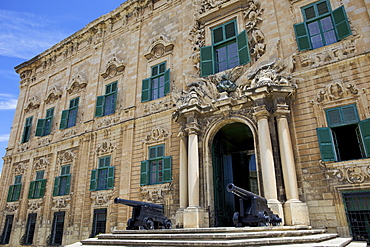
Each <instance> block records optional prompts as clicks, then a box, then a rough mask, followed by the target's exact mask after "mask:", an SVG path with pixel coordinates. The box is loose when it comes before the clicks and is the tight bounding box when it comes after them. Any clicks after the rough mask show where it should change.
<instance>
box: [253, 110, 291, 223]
mask: <svg viewBox="0 0 370 247" xmlns="http://www.w3.org/2000/svg"><path fill="white" fill-rule="evenodd" d="M254 110H255V113H254V115H255V117H256V119H257V127H258V144H259V155H260V160H261V172H262V180H263V192H264V196H265V198H266V199H267V202H268V205H269V207H270V208H271V210H272V211H273V212H274V213H275V214H278V215H279V216H280V217H281V218H282V219H283V218H284V217H283V208H282V205H281V203H280V202H279V201H278V199H277V187H276V176H275V164H274V157H273V152H272V144H271V137H270V128H269V123H268V117H269V115H270V113H269V112H268V111H267V110H266V108H265V106H258V107H255V109H254Z"/></svg>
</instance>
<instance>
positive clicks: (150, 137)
mask: <svg viewBox="0 0 370 247" xmlns="http://www.w3.org/2000/svg"><path fill="white" fill-rule="evenodd" d="M168 135H169V134H168V131H167V130H166V129H164V128H153V129H152V130H151V131H150V132H149V133H148V134H147V135H146V138H145V140H144V142H146V143H153V142H159V141H163V140H164V139H166V138H167V137H168Z"/></svg>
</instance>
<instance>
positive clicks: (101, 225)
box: [90, 209, 107, 237]
mask: <svg viewBox="0 0 370 247" xmlns="http://www.w3.org/2000/svg"><path fill="white" fill-rule="evenodd" d="M106 224H107V209H94V218H93V225H92V232H91V236H90V237H95V236H96V235H98V234H99V233H105V228H106Z"/></svg>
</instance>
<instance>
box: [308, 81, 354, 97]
mask: <svg viewBox="0 0 370 247" xmlns="http://www.w3.org/2000/svg"><path fill="white" fill-rule="evenodd" d="M358 94H359V89H358V88H357V87H356V86H355V85H353V84H352V83H348V84H346V85H345V84H344V83H343V81H342V80H337V81H334V82H332V83H329V84H327V85H326V86H325V88H324V89H323V90H320V91H319V92H318V93H317V96H316V99H315V100H312V101H311V103H322V102H328V101H334V100H338V99H343V98H348V97H356V96H358Z"/></svg>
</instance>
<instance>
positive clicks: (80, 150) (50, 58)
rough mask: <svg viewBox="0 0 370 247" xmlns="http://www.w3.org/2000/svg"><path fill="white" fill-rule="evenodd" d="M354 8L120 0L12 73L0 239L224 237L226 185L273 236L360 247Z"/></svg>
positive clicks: (360, 107)
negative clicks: (140, 216)
mask: <svg viewBox="0 0 370 247" xmlns="http://www.w3.org/2000/svg"><path fill="white" fill-rule="evenodd" d="M369 50H370V1H369V0H129V1H127V2H124V3H122V4H121V6H120V7H118V8H117V9H115V10H113V11H112V12H110V13H108V14H106V15H103V16H101V17H100V18H98V19H96V20H94V21H93V22H91V23H89V24H88V25H87V26H86V27H85V28H83V29H81V30H80V31H78V32H76V33H75V34H73V35H71V36H70V37H68V38H66V39H65V40H62V41H61V42H59V43H58V44H56V45H54V46H53V47H51V48H50V49H48V50H46V51H45V52H43V53H41V54H39V55H38V56H36V57H34V58H32V59H30V60H29V61H27V62H24V63H22V64H20V65H18V66H17V67H16V68H15V70H16V72H17V73H18V74H19V75H20V95H19V100H18V106H17V109H16V112H15V116H14V122H13V127H12V131H11V135H10V140H9V145H8V148H7V152H6V155H5V157H4V158H3V159H4V168H3V171H2V176H1V181H0V185H1V188H3V195H4V196H2V197H1V199H0V210H1V212H2V213H1V214H0V234H1V238H0V240H1V242H0V243H1V244H3V245H6V244H9V245H10V246H17V245H33V246H46V245H67V244H71V243H74V242H77V241H79V240H81V239H86V238H88V237H90V236H95V235H97V234H98V233H104V232H111V231H113V230H114V229H120V230H123V229H125V228H126V223H127V220H128V219H129V218H130V217H131V208H130V207H128V206H124V205H120V204H114V202H113V199H114V198H115V197H120V198H124V199H131V200H137V201H145V202H151V203H157V204H162V205H165V214H166V216H167V217H169V218H170V219H171V221H172V222H173V227H183V228H200V227H226V226H233V223H232V216H233V213H234V211H235V210H236V208H237V205H238V204H237V201H236V199H235V198H234V196H233V195H231V194H230V193H228V192H227V191H226V185H227V184H228V183H230V182H232V183H234V184H235V185H237V186H239V187H241V188H244V189H246V190H249V191H252V192H254V193H257V194H259V195H261V196H263V197H265V198H266V199H267V200H268V204H269V207H270V208H271V209H272V210H273V212H274V213H276V214H278V215H279V216H280V217H282V218H283V224H284V225H311V226H312V227H314V228H318V227H321V228H322V227H324V228H326V229H327V230H328V231H329V232H338V233H339V235H340V236H352V237H353V238H354V239H358V240H367V241H370V240H369V238H370V216H369V215H370V204H369V201H370V120H369V118H370V109H369V108H370V102H369V100H370V53H369Z"/></svg>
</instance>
